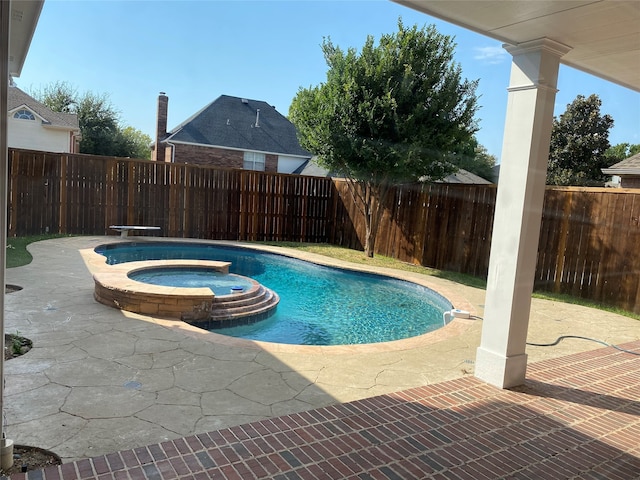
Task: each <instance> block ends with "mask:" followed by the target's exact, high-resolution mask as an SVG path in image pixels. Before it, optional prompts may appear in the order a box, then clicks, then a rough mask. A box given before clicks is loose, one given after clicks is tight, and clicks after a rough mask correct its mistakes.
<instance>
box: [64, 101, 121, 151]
mask: <svg viewBox="0 0 640 480" xmlns="http://www.w3.org/2000/svg"><path fill="white" fill-rule="evenodd" d="M76 113H77V114H78V123H79V124H80V131H81V132H82V140H80V151H81V152H82V153H90V154H93V155H108V156H117V155H118V153H120V154H122V152H118V129H119V127H118V113H117V112H116V110H115V107H113V105H111V103H110V102H109V98H108V95H107V94H101V95H98V94H94V93H91V92H86V93H85V94H84V95H82V96H80V97H79V99H78V100H77V106H76ZM122 156H128V155H122Z"/></svg>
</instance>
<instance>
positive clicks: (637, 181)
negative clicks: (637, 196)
mask: <svg viewBox="0 0 640 480" xmlns="http://www.w3.org/2000/svg"><path fill="white" fill-rule="evenodd" d="M620 186H621V187H622V188H640V177H636V176H632V175H629V176H627V175H622V176H620Z"/></svg>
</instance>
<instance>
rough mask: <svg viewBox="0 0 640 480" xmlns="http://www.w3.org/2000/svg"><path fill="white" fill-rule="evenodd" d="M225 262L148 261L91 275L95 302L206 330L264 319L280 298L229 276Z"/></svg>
mask: <svg viewBox="0 0 640 480" xmlns="http://www.w3.org/2000/svg"><path fill="white" fill-rule="evenodd" d="M229 265H230V263H229V262H217V261H210V260H149V261H142V262H129V263H123V264H119V265H112V266H111V267H110V268H109V270H108V271H107V272H99V273H96V274H95V275H94V277H93V278H94V282H95V290H94V297H95V298H96V300H97V301H99V302H100V303H103V304H105V305H109V306H112V307H116V308H119V309H121V310H127V311H130V312H134V313H140V314H143V315H157V316H160V317H169V318H179V319H181V320H184V321H187V322H189V323H194V324H201V323H206V324H207V325H211V323H212V322H214V323H215V322H219V323H230V322H235V323H248V322H249V321H251V319H252V318H255V319H261V318H265V317H266V316H268V314H269V313H271V312H272V311H273V310H274V309H275V308H276V306H277V305H278V302H279V300H280V298H279V297H278V295H277V294H276V293H275V292H273V291H271V290H269V289H267V288H265V287H263V286H262V285H260V284H259V283H258V282H256V281H255V280H253V279H251V278H248V277H243V276H241V275H235V274H230V273H229Z"/></svg>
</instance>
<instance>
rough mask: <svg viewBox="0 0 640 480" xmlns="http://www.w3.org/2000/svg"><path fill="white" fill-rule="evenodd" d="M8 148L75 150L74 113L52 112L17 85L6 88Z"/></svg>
mask: <svg viewBox="0 0 640 480" xmlns="http://www.w3.org/2000/svg"><path fill="white" fill-rule="evenodd" d="M8 93H9V95H8V100H9V102H8V103H9V105H8V106H9V112H8V118H7V138H8V144H9V147H12V148H24V149H29V150H41V151H45V152H55V153H77V152H78V143H79V141H80V128H79V126H78V116H77V115H76V114H72V113H59V112H54V111H52V110H51V109H50V108H48V107H47V106H45V105H43V104H42V103H40V102H38V101H37V100H35V99H34V98H32V97H31V96H29V95H27V94H26V93H25V92H23V91H22V90H20V89H19V88H18V87H15V86H10V87H9V92H8Z"/></svg>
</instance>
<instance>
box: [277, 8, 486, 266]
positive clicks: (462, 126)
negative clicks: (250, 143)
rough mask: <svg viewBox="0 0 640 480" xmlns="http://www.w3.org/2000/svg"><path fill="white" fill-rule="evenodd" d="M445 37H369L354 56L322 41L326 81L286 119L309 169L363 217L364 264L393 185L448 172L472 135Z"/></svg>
mask: <svg viewBox="0 0 640 480" xmlns="http://www.w3.org/2000/svg"><path fill="white" fill-rule="evenodd" d="M454 49H455V44H454V42H453V39H452V38H451V37H449V36H446V35H441V34H439V33H438V32H437V31H436V29H435V27H434V26H429V27H424V28H422V29H418V27H417V26H414V27H412V28H405V27H404V26H403V24H402V21H401V20H398V32H397V33H395V34H390V35H383V36H382V37H381V38H380V40H379V43H378V45H375V44H374V39H373V37H371V36H369V37H368V38H367V40H366V42H365V45H364V46H363V48H362V50H361V51H360V52H359V53H358V52H357V51H356V49H354V48H349V49H348V50H347V51H346V52H345V51H343V50H341V49H340V48H339V47H337V46H335V45H334V44H333V43H332V42H331V40H330V39H325V40H324V41H323V44H322V50H323V53H324V57H325V60H326V62H327V65H328V67H329V69H328V71H327V79H326V82H325V83H322V84H320V85H318V86H316V87H310V88H306V89H304V88H301V89H300V90H299V91H298V93H297V95H296V97H295V98H294V99H293V102H292V104H291V107H290V110H289V117H290V119H291V121H292V122H293V123H294V125H295V126H296V127H297V129H298V132H299V136H300V141H301V144H302V145H303V146H304V147H305V148H306V149H307V150H309V151H311V152H312V153H314V154H316V155H317V156H318V163H320V164H321V165H322V166H324V167H325V168H328V169H329V170H331V171H332V172H334V173H335V174H336V175H341V176H343V177H344V178H345V179H346V180H347V184H348V185H349V190H350V192H351V194H352V195H353V197H354V199H355V201H356V204H357V205H358V206H359V208H360V210H361V212H362V214H363V215H364V219H365V228H366V236H365V245H364V249H365V253H366V254H367V256H369V257H372V256H373V252H374V246H375V237H376V233H377V230H378V225H379V221H380V218H381V215H382V211H383V210H382V208H381V206H382V205H384V202H385V200H386V198H387V195H388V193H389V190H390V188H391V187H392V186H393V185H397V184H400V183H402V182H407V181H410V182H411V181H419V180H424V179H427V180H438V179H441V178H444V177H445V176H447V175H449V174H450V173H453V172H455V171H456V170H457V167H456V166H455V164H454V157H455V155H456V153H459V152H460V150H461V148H462V146H463V145H465V144H466V143H468V142H469V141H470V140H471V138H472V137H473V134H474V133H475V131H476V130H477V126H476V122H475V119H474V115H475V112H476V110H477V97H476V95H475V90H476V87H477V83H478V82H477V81H468V80H463V79H462V72H461V68H460V66H459V64H457V63H455V62H454V61H453V53H454Z"/></svg>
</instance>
